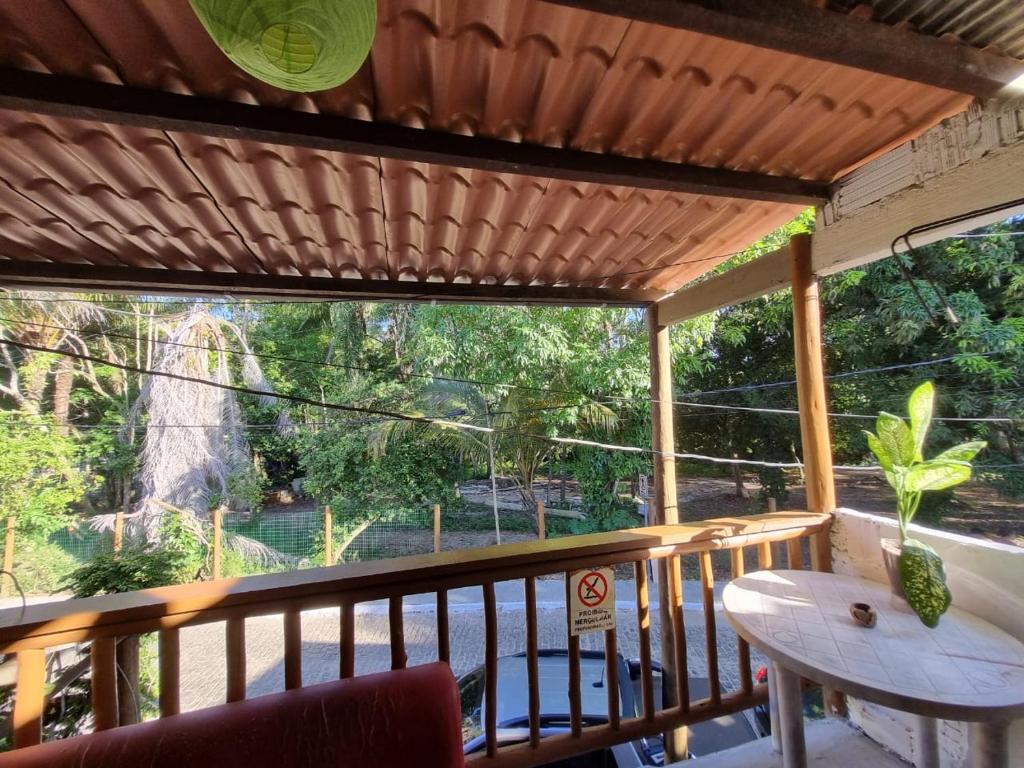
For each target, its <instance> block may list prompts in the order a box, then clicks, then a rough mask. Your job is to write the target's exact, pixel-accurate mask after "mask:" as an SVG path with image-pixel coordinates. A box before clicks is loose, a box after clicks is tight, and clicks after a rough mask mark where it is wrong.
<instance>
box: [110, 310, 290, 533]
mask: <svg viewBox="0 0 1024 768" xmlns="http://www.w3.org/2000/svg"><path fill="white" fill-rule="evenodd" d="M229 339H233V340H234V341H236V342H237V343H238V344H239V345H240V346H241V348H242V354H241V355H240V357H241V361H240V362H238V364H237V366H236V365H235V362H236V361H234V360H232V358H231V356H230V355H229V354H228V352H229V345H228V342H229ZM167 341H168V343H167V344H165V345H163V351H162V354H161V355H160V356H159V357H158V359H157V361H156V364H155V370H156V371H158V372H161V373H168V374H171V376H153V377H152V378H150V380H149V381H148V382H147V383H146V384H145V385H144V386H143V388H142V392H141V393H140V395H139V398H138V400H137V401H136V404H135V408H134V412H133V418H132V420H130V421H129V428H131V426H132V425H133V423H134V419H135V418H137V416H138V414H139V413H140V412H141V411H145V413H146V416H147V422H146V437H145V444H144V447H143V450H142V457H141V473H140V481H141V484H142V500H141V502H140V504H139V506H138V509H137V510H136V512H135V513H134V515H133V519H134V521H135V522H137V524H138V526H137V527H138V529H139V530H140V531H141V532H142V535H143V536H144V538H146V539H147V540H153V539H155V538H157V537H158V536H159V530H160V527H159V526H160V522H161V521H162V520H163V518H164V516H165V515H166V514H167V511H168V507H171V508H176V509H179V510H188V511H189V512H190V513H191V514H192V515H193V516H194V517H195V519H196V520H197V521H200V520H205V519H207V518H208V515H209V510H210V508H211V504H212V503H213V502H215V501H217V502H222V503H225V504H228V505H235V506H236V507H238V508H242V509H250V508H252V506H253V505H254V504H258V503H259V499H260V497H261V495H262V488H261V484H260V480H259V477H258V476H257V470H256V469H255V467H254V466H253V463H252V460H251V456H250V454H249V451H248V446H247V442H246V437H245V430H244V427H245V423H244V419H243V416H242V411H241V407H240V406H239V403H238V400H237V397H236V394H235V393H234V392H233V391H231V390H229V389H224V388H222V387H215V386H209V385H206V384H203V383H201V382H203V381H209V382H212V383H214V384H223V385H230V384H231V383H232V382H233V380H234V375H235V371H236V370H238V371H239V372H240V376H241V379H242V381H243V382H244V384H245V385H246V386H248V387H250V388H254V389H258V390H261V391H270V385H269V383H268V382H267V381H266V379H265V377H264V376H263V372H262V370H261V369H260V367H259V365H258V363H257V362H256V359H255V358H254V357H253V356H252V355H251V354H250V353H251V350H250V348H249V345H248V343H247V341H246V339H245V337H244V335H243V334H242V331H241V330H240V329H239V327H238V326H237V325H235V324H234V323H232V322H230V321H229V320H226V319H224V318H221V317H217V316H215V315H213V314H212V313H211V312H209V311H208V310H206V309H204V308H202V307H200V306H195V307H193V308H192V309H191V310H190V311H189V312H188V313H187V314H186V315H185V316H184V317H183V318H181V319H180V321H179V322H178V323H177V324H176V326H175V327H174V329H173V330H172V331H171V333H170V334H169V337H168V340H167ZM174 376H180V377H186V378H173V377H174ZM187 379H198V380H199V381H190V380H187ZM264 399H267V398H264ZM265 404H266V403H265ZM281 426H282V428H286V427H287V424H286V423H284V422H283V423H282V425H281Z"/></svg>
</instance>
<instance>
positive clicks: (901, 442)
mask: <svg viewBox="0 0 1024 768" xmlns="http://www.w3.org/2000/svg"><path fill="white" fill-rule="evenodd" d="M875 431H876V432H877V433H878V440H879V441H880V442H881V443H882V446H883V447H884V448H885V450H886V452H887V453H888V454H889V456H890V458H891V459H892V463H893V464H898V465H902V466H904V467H907V466H910V465H911V464H912V463H913V462H914V459H915V457H916V449H915V448H914V436H913V434H911V432H910V427H908V426H907V423H906V422H905V421H904V420H903V419H901V418H900V417H899V416H894V415H893V414H891V413H885V412H884V411H883V412H882V413H880V414H878V421H877V422H876V423H875Z"/></svg>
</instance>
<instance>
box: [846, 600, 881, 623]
mask: <svg viewBox="0 0 1024 768" xmlns="http://www.w3.org/2000/svg"><path fill="white" fill-rule="evenodd" d="M850 615H851V616H852V617H853V620H854V621H856V622H857V623H858V624H860V625H861V626H862V627H867V628H868V629H871V627H873V626H875V622H876V621H878V614H877V613H875V609H874V608H872V607H871V606H870V605H868V604H867V603H850Z"/></svg>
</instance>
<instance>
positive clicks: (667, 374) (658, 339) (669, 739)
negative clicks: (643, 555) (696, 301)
mask: <svg viewBox="0 0 1024 768" xmlns="http://www.w3.org/2000/svg"><path fill="white" fill-rule="evenodd" d="M647 333H648V339H649V344H650V355H651V447H652V448H653V450H654V457H653V464H654V497H653V498H652V499H651V501H652V502H653V505H652V511H653V513H654V514H653V516H652V520H651V522H652V523H653V524H655V525H673V524H675V523H678V522H679V503H678V500H677V495H676V460H675V456H674V455H673V454H674V453H675V449H676V440H675V431H674V428H673V423H672V422H673V420H672V400H673V392H672V351H671V347H670V345H669V328H668V326H665V325H661V323H659V321H658V305H657V304H652V305H650V306H649V307H648V308H647ZM669 561H671V562H669ZM678 567H679V564H678V558H663V559H662V560H660V561H659V567H658V569H657V570H658V577H659V579H660V581H661V583H660V584H659V585H658V613H659V616H660V618H661V622H660V624H661V666H662V670H663V673H662V674H663V680H664V684H663V687H662V690H663V694H664V704H665V705H666V706H675V705H678V704H679V703H680V702H678V701H676V690H677V686H676V673H677V670H676V660H675V654H674V652H673V649H674V648H675V641H674V638H673V634H674V633H673V631H672V627H673V624H672V607H671V603H670V592H671V590H670V582H671V574H670V571H671V569H672V568H678ZM665 754H666V758H667V760H666V762H671V761H675V760H683V759H685V758H686V754H687V730H686V728H677V729H674V730H672V731H668V732H666V733H665Z"/></svg>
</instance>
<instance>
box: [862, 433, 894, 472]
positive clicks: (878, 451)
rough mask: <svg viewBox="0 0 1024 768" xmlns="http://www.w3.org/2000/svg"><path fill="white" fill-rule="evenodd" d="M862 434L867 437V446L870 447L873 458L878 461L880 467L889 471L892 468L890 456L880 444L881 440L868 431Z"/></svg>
mask: <svg viewBox="0 0 1024 768" xmlns="http://www.w3.org/2000/svg"><path fill="white" fill-rule="evenodd" d="M864 434H865V435H866V436H867V438H868V448H870V449H871V452H872V453H873V454H875V458H876V459H878V463H879V464H881V465H882V469H884V470H885V471H886V472H889V471H890V470H891V469H892V456H890V455H889V452H888V451H887V450H886V449H885V446H884V445H882V441H881V440H879V439H878V438H877V437H875V435H873V434H871V433H870V432H865V433H864Z"/></svg>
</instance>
